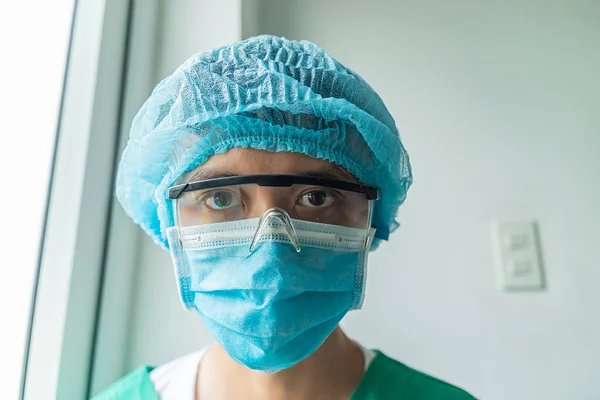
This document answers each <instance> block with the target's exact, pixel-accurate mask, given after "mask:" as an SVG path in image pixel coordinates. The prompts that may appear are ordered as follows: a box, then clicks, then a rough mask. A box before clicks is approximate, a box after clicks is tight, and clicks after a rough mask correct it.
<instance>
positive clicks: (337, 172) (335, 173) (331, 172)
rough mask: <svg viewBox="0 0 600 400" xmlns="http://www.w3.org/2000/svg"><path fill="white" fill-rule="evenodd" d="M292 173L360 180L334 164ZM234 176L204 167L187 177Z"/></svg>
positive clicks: (341, 179) (200, 179) (203, 178)
mask: <svg viewBox="0 0 600 400" xmlns="http://www.w3.org/2000/svg"><path fill="white" fill-rule="evenodd" d="M290 175H301V176H309V177H312V178H323V179H333V180H339V181H345V182H352V183H356V182H358V180H357V179H356V178H355V177H354V176H353V175H352V174H350V173H348V172H346V171H345V170H343V169H341V168H339V167H336V166H333V167H324V168H321V169H317V170H311V171H302V172H298V173H295V174H290ZM232 176H240V174H235V173H233V172H231V171H219V170H216V169H212V168H202V169H200V170H198V171H197V172H196V173H195V174H194V175H192V177H191V178H189V179H187V183H189V182H198V181H205V180H209V179H217V178H229V177H232Z"/></svg>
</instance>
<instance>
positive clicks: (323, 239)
mask: <svg viewBox="0 0 600 400" xmlns="http://www.w3.org/2000/svg"><path fill="white" fill-rule="evenodd" d="M284 213H285V212H284ZM279 217H280V218H266V219H265V218H261V219H260V220H259V219H258V218H257V219H247V220H242V221H232V222H223V223H214V224H209V225H198V226H193V227H185V228H181V229H178V228H177V227H172V228H169V229H168V231H167V235H168V239H169V246H170V249H171V254H172V256H173V263H174V267H175V274H176V276H177V281H178V284H179V292H180V295H181V299H182V301H183V304H184V306H185V307H186V308H188V309H193V310H196V311H197V312H198V314H199V315H200V317H201V318H202V319H203V321H204V322H205V324H206V325H207V327H208V329H209V330H210V331H211V333H212V334H213V336H214V337H215V339H216V340H217V342H219V344H220V345H221V346H222V347H223V348H224V349H225V351H226V352H227V353H228V354H229V356H230V357H231V358H232V359H234V360H236V361H237V362H238V363H240V364H243V365H245V366H246V367H248V368H251V369H254V370H260V371H264V372H267V373H274V372H277V371H279V370H281V369H285V368H289V367H290V366H292V365H294V364H296V363H298V362H300V361H302V360H303V359H305V358H306V357H308V356H309V355H310V354H312V353H313V352H314V351H315V350H316V349H317V348H318V347H319V346H320V345H321V344H322V343H323V342H324V341H325V339H326V338H327V337H328V336H329V334H330V333H331V332H332V331H333V330H334V329H335V327H336V326H337V324H338V323H339V322H340V320H341V319H342V318H343V317H344V315H346V313H347V312H348V311H349V310H352V309H358V308H360V307H361V305H362V301H363V296H364V287H365V278H366V270H365V266H366V261H367V255H368V252H369V247H370V242H371V239H372V237H373V234H374V230H373V229H371V231H370V232H369V237H368V238H367V240H366V241H365V230H364V229H357V228H347V227H341V226H336V225H328V224H320V223H314V222H307V221H302V220H292V219H289V217H287V214H286V215H284V216H283V218H281V215H280V216H279Z"/></svg>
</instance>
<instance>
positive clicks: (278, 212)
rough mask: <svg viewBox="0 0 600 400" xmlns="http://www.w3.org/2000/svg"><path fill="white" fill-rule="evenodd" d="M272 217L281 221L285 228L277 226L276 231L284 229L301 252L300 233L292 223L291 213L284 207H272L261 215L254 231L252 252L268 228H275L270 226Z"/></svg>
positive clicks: (251, 245)
mask: <svg viewBox="0 0 600 400" xmlns="http://www.w3.org/2000/svg"><path fill="white" fill-rule="evenodd" d="M271 218H274V219H276V220H278V221H279V222H281V225H282V226H281V228H283V229H281V228H279V227H277V228H275V229H276V233H280V232H281V231H284V232H285V233H286V234H287V236H288V237H289V238H290V241H291V242H292V244H293V245H294V247H295V248H296V251H297V252H298V253H300V245H299V244H298V235H297V234H296V229H294V225H293V224H292V219H291V218H290V216H289V214H288V213H287V212H286V211H285V210H284V209H282V208H270V209H268V210H266V211H265V212H264V213H263V214H262V215H261V216H260V220H259V221H258V227H257V228H256V231H255V232H254V237H253V238H252V243H251V244H250V252H251V253H252V252H253V251H254V250H255V249H256V246H258V242H259V241H260V238H261V237H262V236H263V234H264V233H265V231H266V230H269V229H270V230H275V229H273V227H270V226H269V223H268V222H269V220H270V219H271Z"/></svg>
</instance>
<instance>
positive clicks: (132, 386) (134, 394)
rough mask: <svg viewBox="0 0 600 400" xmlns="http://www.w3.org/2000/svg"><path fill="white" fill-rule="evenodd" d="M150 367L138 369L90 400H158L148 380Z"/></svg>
mask: <svg viewBox="0 0 600 400" xmlns="http://www.w3.org/2000/svg"><path fill="white" fill-rule="evenodd" d="M152 370H153V368H152V367H150V366H143V367H140V368H138V369H136V370H134V371H132V372H130V373H129V374H127V375H125V376H124V377H123V378H121V379H119V380H118V381H117V382H115V383H114V384H113V385H112V386H110V387H109V388H108V389H106V390H104V391H102V392H100V393H99V394H97V395H96V396H94V397H92V400H159V398H158V394H157V393H156V390H154V385H153V384H152V381H151V380H150V376H149V374H150V371H152Z"/></svg>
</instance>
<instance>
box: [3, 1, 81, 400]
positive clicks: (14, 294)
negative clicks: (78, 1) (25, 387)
mask: <svg viewBox="0 0 600 400" xmlns="http://www.w3.org/2000/svg"><path fill="white" fill-rule="evenodd" d="M73 6H74V2H73V0H55V1H34V2H29V1H27V2H15V1H7V2H2V3H0V49H2V61H1V62H0V85H1V87H2V96H0V116H1V118H0V121H1V124H2V125H1V128H0V131H1V132H2V137H1V139H0V182H1V186H0V187H1V189H0V209H1V210H2V212H1V213H0V215H2V224H1V226H0V228H1V229H2V231H1V232H0V237H1V241H0V243H1V245H0V249H1V251H0V321H1V322H0V326H2V328H1V330H0V358H1V359H2V362H1V363H0V376H1V377H2V379H0V381H1V382H2V393H3V394H2V396H1V397H2V398H5V399H16V398H18V396H19V391H20V386H21V380H22V377H23V370H24V355H25V351H26V347H27V341H28V336H29V335H28V330H29V319H30V314H31V307H32V304H33V301H32V300H33V291H34V288H35V280H36V274H37V266H38V261H39V260H38V259H39V253H40V245H41V239H42V234H43V225H44V217H45V213H46V206H47V200H48V185H49V182H50V178H51V166H52V158H53V154H54V147H55V146H54V145H55V140H56V132H57V127H58V121H59V110H60V103H61V95H62V87H63V81H64V75H65V67H66V60H67V51H68V45H69V36H70V31H71V22H72V17H73Z"/></svg>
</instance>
